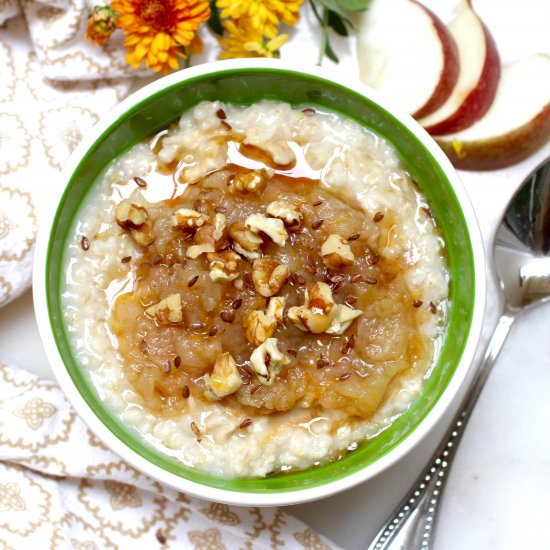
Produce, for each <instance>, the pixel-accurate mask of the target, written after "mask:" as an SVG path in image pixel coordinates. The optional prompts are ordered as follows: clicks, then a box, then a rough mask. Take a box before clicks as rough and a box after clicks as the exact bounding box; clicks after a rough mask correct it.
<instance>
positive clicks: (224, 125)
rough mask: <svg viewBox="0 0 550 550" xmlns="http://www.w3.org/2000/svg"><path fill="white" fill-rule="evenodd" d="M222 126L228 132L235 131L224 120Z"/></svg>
mask: <svg viewBox="0 0 550 550" xmlns="http://www.w3.org/2000/svg"><path fill="white" fill-rule="evenodd" d="M222 126H223V127H224V128H225V129H226V130H233V128H231V124H228V123H227V122H225V120H222Z"/></svg>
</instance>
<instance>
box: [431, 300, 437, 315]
mask: <svg viewBox="0 0 550 550" xmlns="http://www.w3.org/2000/svg"><path fill="white" fill-rule="evenodd" d="M429 307H430V313H433V314H434V315H435V314H436V313H437V307H436V306H435V304H434V303H433V302H430V306H429Z"/></svg>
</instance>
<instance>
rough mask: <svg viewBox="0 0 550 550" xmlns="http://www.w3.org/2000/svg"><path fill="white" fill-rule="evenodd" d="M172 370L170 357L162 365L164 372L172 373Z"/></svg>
mask: <svg viewBox="0 0 550 550" xmlns="http://www.w3.org/2000/svg"><path fill="white" fill-rule="evenodd" d="M171 370H172V362H171V361H170V359H168V360H166V361H165V362H164V363H163V365H162V371H163V372H164V374H170V371H171Z"/></svg>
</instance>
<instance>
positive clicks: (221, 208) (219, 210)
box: [214, 206, 227, 214]
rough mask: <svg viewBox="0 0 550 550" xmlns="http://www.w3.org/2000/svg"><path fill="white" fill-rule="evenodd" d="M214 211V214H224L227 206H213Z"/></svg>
mask: <svg viewBox="0 0 550 550" xmlns="http://www.w3.org/2000/svg"><path fill="white" fill-rule="evenodd" d="M214 212H216V214H225V213H226V212H227V208H226V207H225V206H216V208H214Z"/></svg>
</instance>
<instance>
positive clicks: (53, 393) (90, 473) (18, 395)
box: [0, 363, 336, 550]
mask: <svg viewBox="0 0 550 550" xmlns="http://www.w3.org/2000/svg"><path fill="white" fill-rule="evenodd" d="M45 541H51V543H50V546H48V547H49V548H52V550H60V549H68V548H71V549H75V550H85V549H86V550H92V549H101V550H103V549H108V548H111V549H116V548H120V549H126V548H133V549H135V550H139V549H141V548H143V549H147V550H151V549H154V548H159V549H161V548H162V549H164V548H166V549H169V548H179V549H181V548H189V549H193V550H224V549H229V550H232V549H243V550H252V549H266V550H267V549H273V550H278V549H283V548H284V549H306V550H331V549H334V550H336V546H334V545H332V544H331V543H329V542H328V541H327V540H325V539H324V538H323V537H321V536H320V535H319V534H317V533H316V532H315V531H313V530H312V529H310V528H308V527H307V526H306V525H304V524H303V523H301V522H300V521H298V520H296V519H295V518H293V517H292V516H289V515H288V514H286V513H285V512H284V511H283V510H281V509H280V508H245V507H237V506H227V505H225V504H218V503H213V502H206V501H202V500H200V499H196V498H192V497H189V496H187V495H185V494H183V493H179V492H177V491H175V490H173V489H170V488H167V487H165V486H163V485H161V484H160V483H158V482H156V481H154V480H152V479H149V478H148V477H147V476H145V475H143V474H141V473H140V472H138V471H137V470H135V469H134V468H132V467H131V466H129V465H128V464H126V463H125V462H123V461H122V460H121V459H120V458H119V457H118V456H117V455H115V454H114V453H112V452H111V451H109V450H108V449H107V447H105V446H104V445H103V443H101V441H99V440H98V439H97V438H96V437H95V436H94V435H93V434H92V433H91V432H90V431H89V430H88V429H87V427H86V426H85V425H84V423H83V422H82V421H81V420H80V418H79V417H78V416H77V414H76V412H75V411H74V409H73V408H72V407H71V406H70V404H69V403H68V402H67V400H66V399H65V397H64V395H63V393H62V391H61V390H60V388H59V387H58V386H57V385H56V384H54V383H52V382H48V381H45V380H41V379H39V378H38V377H36V376H34V375H32V374H30V373H28V372H26V371H24V370H22V369H19V368H17V367H15V366H12V365H5V364H2V363H0V548H2V549H3V550H10V549H11V550H19V549H22V548H45V547H46V546H45Z"/></svg>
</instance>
